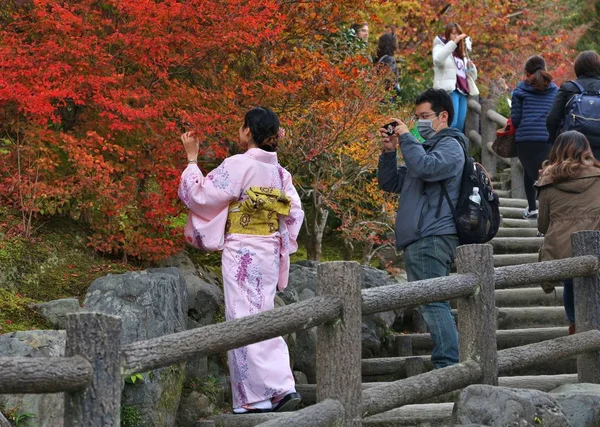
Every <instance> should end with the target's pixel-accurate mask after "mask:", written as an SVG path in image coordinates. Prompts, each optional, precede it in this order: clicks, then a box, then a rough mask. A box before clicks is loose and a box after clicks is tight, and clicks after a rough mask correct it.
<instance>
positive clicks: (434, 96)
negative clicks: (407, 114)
mask: <svg viewBox="0 0 600 427" xmlns="http://www.w3.org/2000/svg"><path fill="white" fill-rule="evenodd" d="M426 102H429V103H430V104H431V109H432V110H433V111H434V112H435V114H437V115H438V116H439V115H440V114H442V113H443V112H444V111H446V112H447V113H448V124H450V123H452V119H454V107H453V105H452V98H450V95H449V94H448V92H446V91H445V90H443V89H427V90H426V91H424V92H421V93H420V94H419V96H417V99H416V100H415V105H421V104H424V103H426Z"/></svg>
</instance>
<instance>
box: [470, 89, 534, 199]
mask: <svg viewBox="0 0 600 427" xmlns="http://www.w3.org/2000/svg"><path fill="white" fill-rule="evenodd" d="M497 99H498V97H497V95H492V96H491V97H490V98H488V99H481V103H479V102H477V101H476V100H475V99H472V98H471V99H469V101H468V102H467V117H466V119H465V135H466V136H467V137H468V138H469V141H471V143H472V144H474V145H475V146H476V147H478V148H479V149H480V150H481V164H482V165H483V167H484V168H485V169H486V170H487V171H488V173H489V174H490V175H491V176H492V178H495V177H496V173H497V166H498V161H501V162H503V163H505V164H506V165H507V166H510V168H511V180H510V182H511V188H510V192H511V196H512V197H514V198H517V199H523V198H525V190H524V188H523V167H522V166H521V162H519V159H518V158H516V157H515V158H512V159H507V158H504V157H500V156H498V155H497V154H496V153H495V152H494V151H493V150H492V143H493V142H494V140H495V139H496V130H497V129H498V128H502V127H504V126H506V121H507V119H506V117H504V116H503V115H501V114H500V113H498V112H497V111H496V102H497Z"/></svg>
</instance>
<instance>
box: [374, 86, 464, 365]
mask: <svg viewBox="0 0 600 427" xmlns="http://www.w3.org/2000/svg"><path fill="white" fill-rule="evenodd" d="M415 103H416V109H415V117H416V119H417V120H418V121H417V128H418V130H419V133H420V135H421V136H422V137H423V138H424V139H425V142H424V143H420V142H419V141H418V140H417V139H416V138H415V137H414V136H413V135H411V133H410V132H409V130H408V127H407V126H406V125H405V124H404V123H402V122H401V121H400V120H397V119H395V120H396V121H397V122H398V126H396V128H395V129H394V135H392V136H387V135H386V134H385V132H382V136H383V139H382V141H383V153H381V155H380V157H379V167H378V171H377V179H378V181H379V187H380V188H381V189H382V190H384V191H387V192H391V193H398V194H400V207H399V208H398V212H397V214H396V227H395V229H396V246H397V248H398V249H404V267H405V269H406V273H407V276H408V280H409V281H411V282H412V281H415V280H424V279H430V278H434V277H443V276H448V275H449V274H450V266H451V264H452V262H453V261H454V257H455V254H456V247H457V246H458V236H457V234H456V226H455V225H454V218H453V216H452V211H451V209H450V206H449V204H448V203H447V202H445V201H443V200H442V198H441V197H440V192H441V186H440V182H442V181H443V182H444V183H445V185H446V189H447V191H448V193H449V196H450V199H451V200H452V203H453V204H454V205H456V203H457V201H458V195H459V192H460V184H461V175H462V171H463V167H464V164H465V154H464V151H463V145H464V146H465V148H466V147H467V139H466V137H465V136H464V134H463V133H462V132H460V131H458V130H457V129H454V128H450V127H448V123H451V122H452V118H453V114H454V111H453V107H452V99H451V98H450V95H448V93H447V92H446V91H444V90H435V89H428V90H426V91H425V92H423V93H421V94H420V95H419V96H418V97H417V100H416V102H415ZM382 131H383V130H382ZM398 142H400V150H401V151H402V155H403V158H404V163H405V165H404V166H400V167H398V165H397V159H396V147H397V145H398ZM440 202H441V205H439V203H440ZM438 206H439V208H440V209H439V214H438V213H437V212H436V211H437V210H438ZM421 313H422V315H423V318H424V319H425V322H426V323H427V326H428V328H429V331H430V333H431V337H432V339H433V342H434V349H433V353H432V355H431V361H432V362H433V365H434V366H435V367H436V368H442V367H445V366H449V365H453V364H455V363H457V362H458V334H457V332H456V324H455V322H454V318H453V317H452V313H451V311H450V304H449V303H448V302H438V303H432V304H427V305H423V306H421Z"/></svg>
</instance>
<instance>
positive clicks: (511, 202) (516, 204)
mask: <svg viewBox="0 0 600 427" xmlns="http://www.w3.org/2000/svg"><path fill="white" fill-rule="evenodd" d="M500 206H501V207H505V208H522V209H521V213H522V212H523V209H525V208H526V207H527V200H525V199H511V198H510V197H500Z"/></svg>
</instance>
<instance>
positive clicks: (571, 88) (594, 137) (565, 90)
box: [546, 50, 600, 159]
mask: <svg viewBox="0 0 600 427" xmlns="http://www.w3.org/2000/svg"><path fill="white" fill-rule="evenodd" d="M573 68H574V69H575V75H576V76H577V80H576V81H577V83H579V84H580V85H581V86H582V87H583V89H584V90H585V91H586V92H595V93H599V92H600V56H599V55H598V54H597V53H596V52H594V51H593V50H588V51H585V52H581V53H580V54H579V55H577V58H575V63H574V64H573ZM578 93H580V92H579V89H578V88H577V86H575V85H574V84H573V83H571V82H565V83H563V84H562V86H561V87H560V89H559V90H558V94H557V95H556V98H555V99H554V104H552V109H551V110H550V112H549V113H548V116H547V117H546V127H547V128H548V133H549V134H550V139H549V142H550V143H552V144H554V141H555V140H556V137H557V136H558V135H559V134H560V132H561V130H562V129H561V126H562V122H563V119H564V118H565V115H566V114H567V111H566V108H565V107H566V106H567V103H568V102H569V100H570V99H571V98H572V97H573V95H576V94H578ZM578 130H579V129H578ZM579 131H580V132H581V133H583V134H584V135H585V136H586V138H587V139H588V141H589V142H590V146H591V148H592V151H593V152H594V157H596V158H597V159H600V134H597V133H591V132H586V131H585V129H584V130H579Z"/></svg>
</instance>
